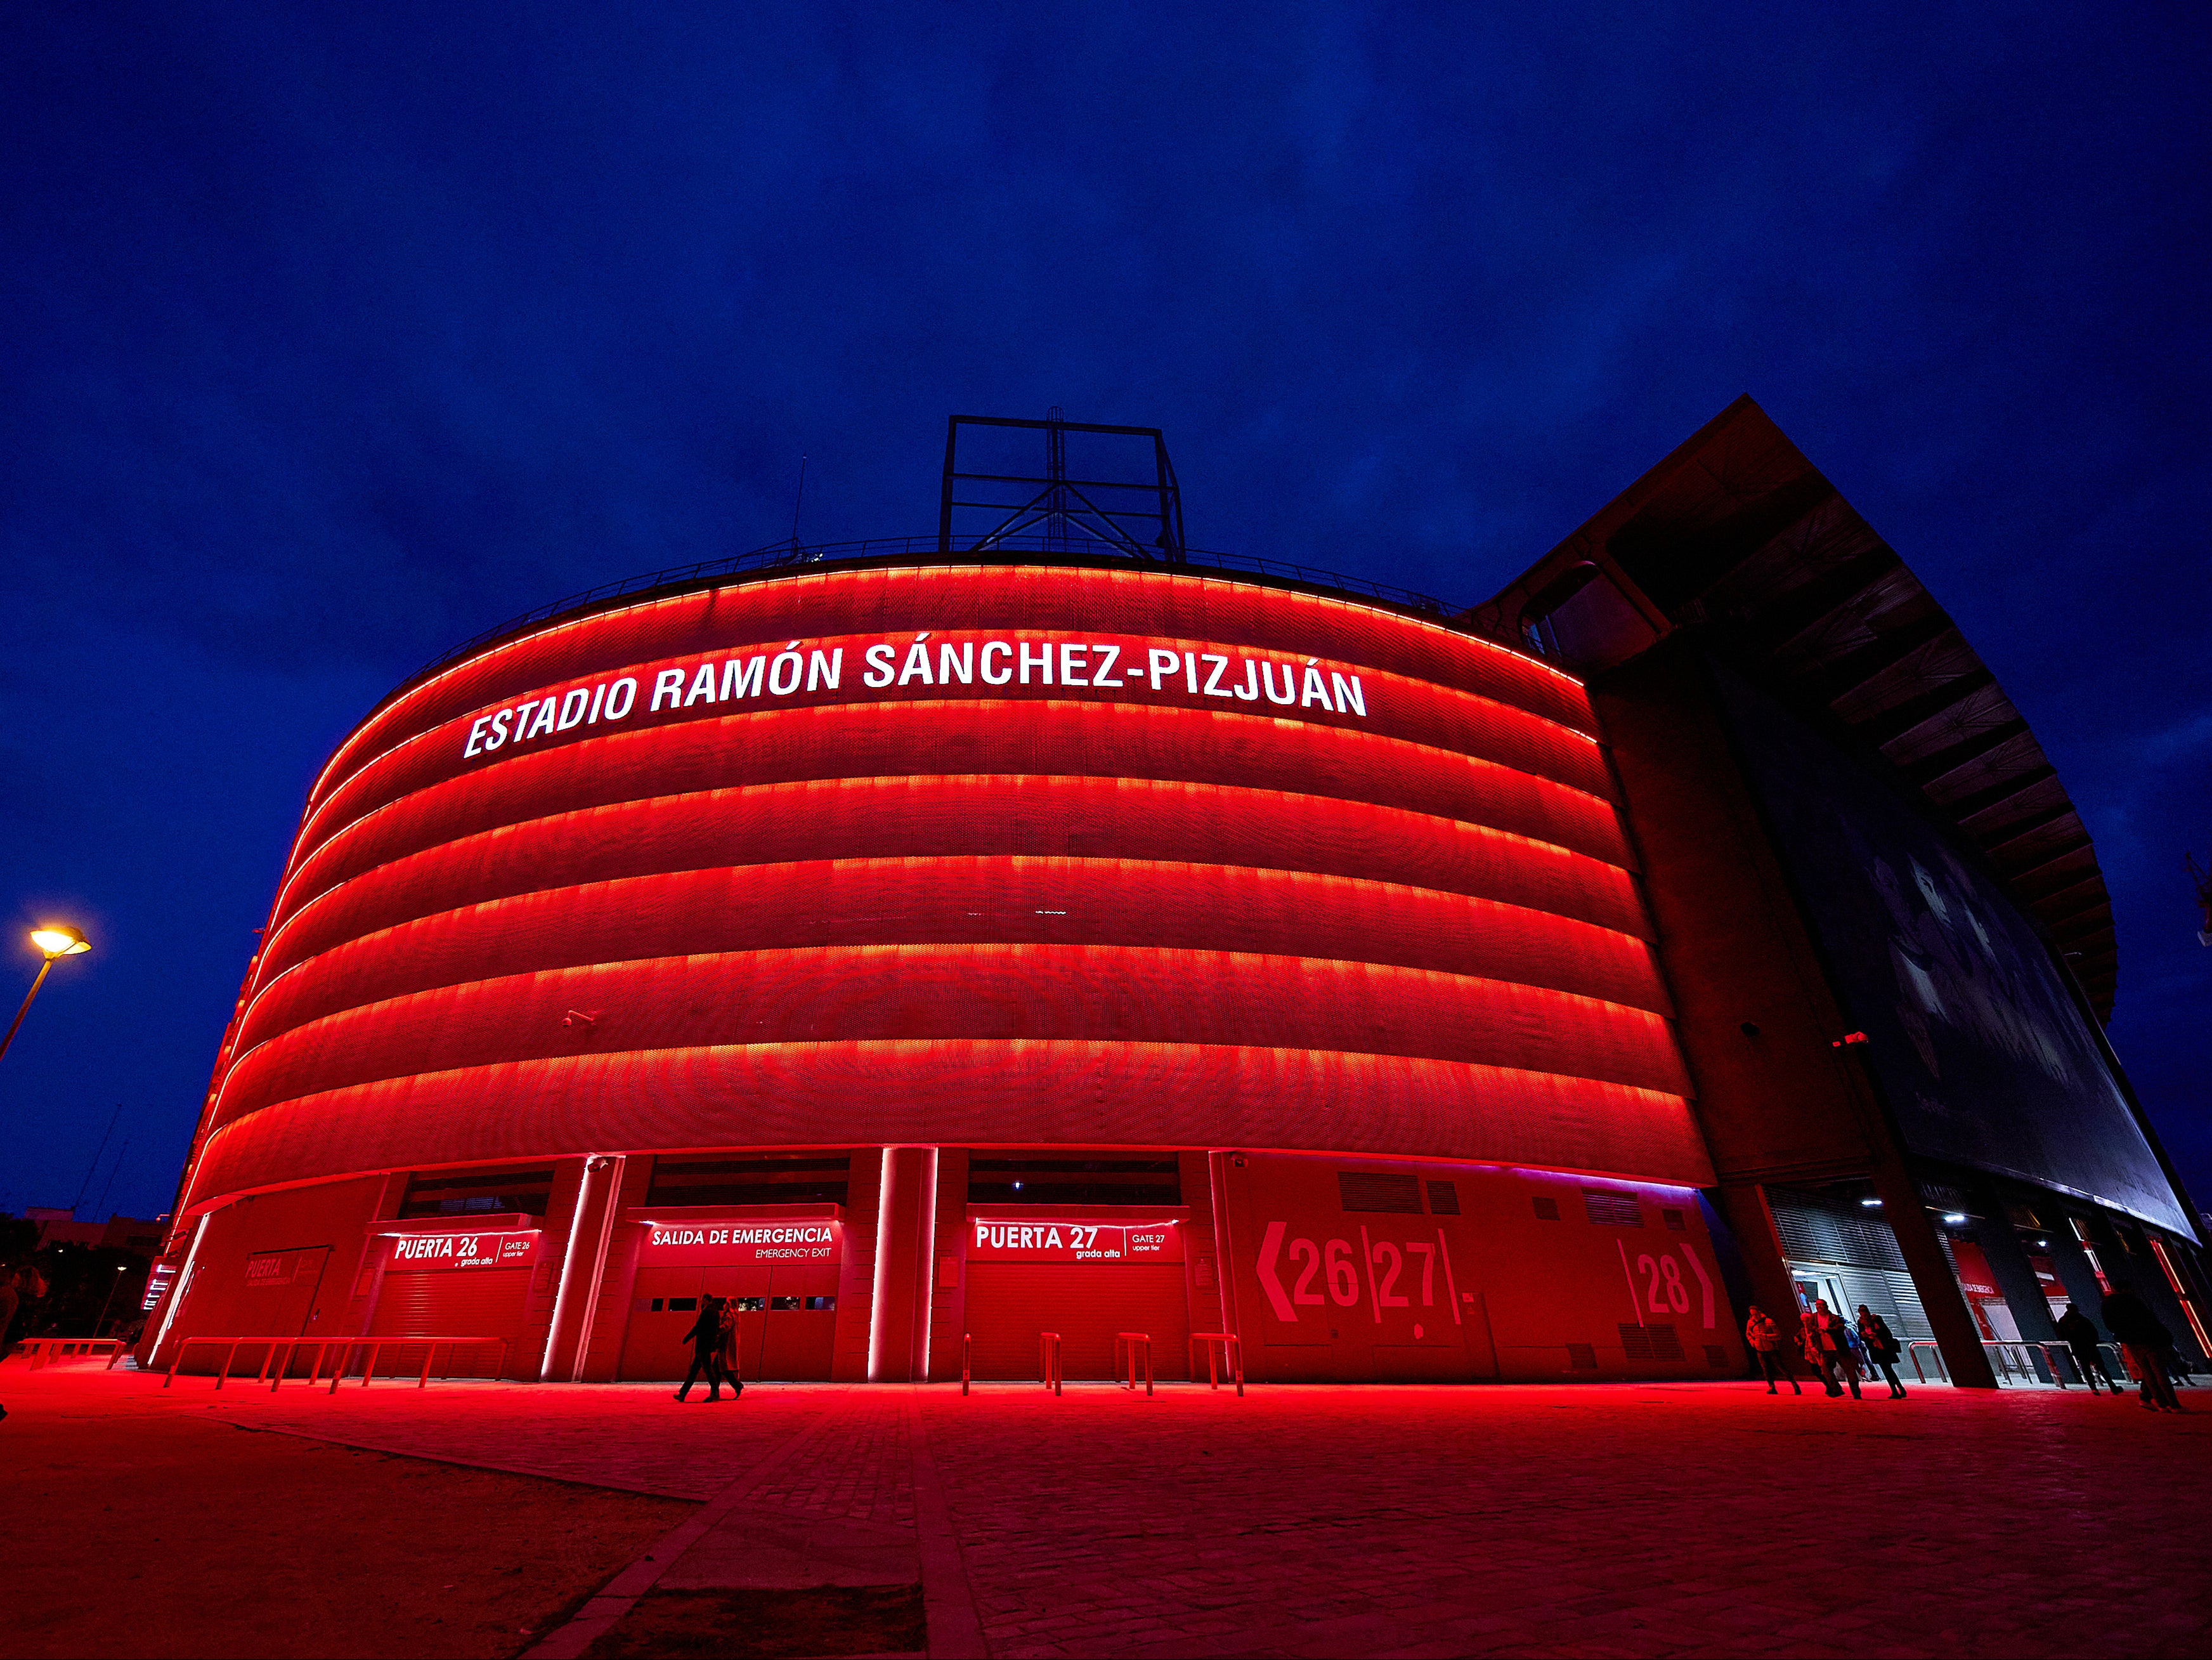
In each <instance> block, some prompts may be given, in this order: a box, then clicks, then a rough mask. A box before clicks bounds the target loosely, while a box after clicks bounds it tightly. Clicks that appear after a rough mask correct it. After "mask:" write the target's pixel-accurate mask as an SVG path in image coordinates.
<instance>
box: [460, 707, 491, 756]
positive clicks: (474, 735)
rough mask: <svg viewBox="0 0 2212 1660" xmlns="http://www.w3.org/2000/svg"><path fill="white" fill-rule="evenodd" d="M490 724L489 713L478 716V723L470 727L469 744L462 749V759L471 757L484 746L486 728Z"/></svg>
mask: <svg viewBox="0 0 2212 1660" xmlns="http://www.w3.org/2000/svg"><path fill="white" fill-rule="evenodd" d="M489 725H491V716H489V714H479V715H478V716H477V721H476V725H474V726H472V727H470V728H469V746H468V748H466V749H465V750H463V751H461V759H462V760H464V761H465V760H467V759H468V758H469V757H471V755H475V754H477V752H479V751H481V750H482V749H483V735H484V728H485V727H488V726H489Z"/></svg>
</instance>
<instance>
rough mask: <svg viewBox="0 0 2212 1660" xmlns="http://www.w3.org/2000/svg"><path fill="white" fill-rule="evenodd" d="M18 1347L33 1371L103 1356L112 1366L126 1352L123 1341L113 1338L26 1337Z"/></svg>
mask: <svg viewBox="0 0 2212 1660" xmlns="http://www.w3.org/2000/svg"><path fill="white" fill-rule="evenodd" d="M18 1347H19V1348H20V1349H21V1352H22V1353H23V1354H24V1355H25V1356H27V1358H28V1359H29V1360H30V1362H31V1368H30V1369H31V1370H32V1371H38V1370H39V1369H40V1367H42V1366H51V1365H56V1364H58V1362H60V1361H64V1360H93V1359H98V1358H99V1357H100V1356H101V1355H103V1354H104V1355H106V1357H107V1363H108V1365H111V1366H112V1365H114V1364H115V1360H116V1358H117V1357H118V1356H119V1355H120V1354H122V1353H123V1352H124V1349H123V1344H122V1341H121V1340H120V1339H118V1338H113V1337H26V1338H25V1339H24V1340H23V1341H22V1342H21V1344H20V1345H19V1346H18Z"/></svg>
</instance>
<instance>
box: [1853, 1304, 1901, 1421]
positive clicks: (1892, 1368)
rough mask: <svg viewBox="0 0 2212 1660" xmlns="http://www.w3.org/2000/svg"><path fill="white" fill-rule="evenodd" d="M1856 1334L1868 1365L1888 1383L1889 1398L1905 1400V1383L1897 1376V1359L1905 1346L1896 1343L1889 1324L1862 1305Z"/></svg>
mask: <svg viewBox="0 0 2212 1660" xmlns="http://www.w3.org/2000/svg"><path fill="white" fill-rule="evenodd" d="M1858 1333H1859V1342H1860V1343H1861V1344H1862V1345H1863V1347H1865V1349H1866V1357H1867V1361H1868V1364H1869V1366H1872V1367H1879V1368H1880V1369H1881V1375H1882V1376H1883V1377H1885V1378H1887V1380H1888V1382H1889V1398H1890V1399H1891V1400H1893V1401H1902V1400H1903V1399H1905V1383H1904V1381H1903V1380H1902V1379H1901V1378H1899V1377H1898V1375H1897V1361H1898V1357H1899V1355H1901V1354H1903V1353H1905V1346H1904V1345H1903V1344H1901V1343H1899V1341H1897V1334H1896V1333H1895V1332H1893V1331H1892V1330H1890V1329H1889V1322H1888V1321H1887V1320H1885V1319H1883V1318H1882V1317H1881V1316H1880V1315H1878V1314H1876V1313H1875V1312H1874V1310H1871V1309H1869V1308H1868V1307H1867V1305H1866V1304H1863V1303H1862V1304H1859V1321H1858Z"/></svg>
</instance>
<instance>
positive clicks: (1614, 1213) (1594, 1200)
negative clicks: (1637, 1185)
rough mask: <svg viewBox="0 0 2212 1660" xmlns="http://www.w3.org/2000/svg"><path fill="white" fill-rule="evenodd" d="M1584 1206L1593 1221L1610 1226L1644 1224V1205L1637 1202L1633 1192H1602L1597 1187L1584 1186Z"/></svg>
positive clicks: (1630, 1226) (1632, 1226) (1635, 1226)
mask: <svg viewBox="0 0 2212 1660" xmlns="http://www.w3.org/2000/svg"><path fill="white" fill-rule="evenodd" d="M1583 1209H1584V1210H1585V1211H1587V1212H1588V1213H1589V1219H1590V1220H1591V1221H1593V1222H1601V1223H1603V1224H1604V1225H1606V1226H1607V1227H1609V1228H1640V1227H1642V1226H1643V1225H1644V1207H1643V1206H1641V1205H1639V1204H1638V1203H1637V1202H1636V1195H1634V1194H1632V1193H1601V1192H1599V1191H1598V1190H1597V1189H1595V1188H1584V1189H1583Z"/></svg>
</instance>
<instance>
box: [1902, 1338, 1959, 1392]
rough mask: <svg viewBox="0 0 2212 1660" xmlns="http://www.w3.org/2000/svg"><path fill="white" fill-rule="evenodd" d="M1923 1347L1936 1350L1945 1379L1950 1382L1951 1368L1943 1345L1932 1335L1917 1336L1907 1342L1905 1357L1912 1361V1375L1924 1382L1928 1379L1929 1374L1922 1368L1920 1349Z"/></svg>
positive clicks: (1937, 1359) (1937, 1360)
mask: <svg viewBox="0 0 2212 1660" xmlns="http://www.w3.org/2000/svg"><path fill="white" fill-rule="evenodd" d="M1923 1349H1933V1350H1934V1351H1935V1352H1936V1365H1938V1366H1941V1367H1942V1371H1943V1381H1944V1382H1945V1383H1949V1382H1950V1381H1951V1368H1950V1366H1949V1365H1947V1364H1946V1363H1945V1361H1944V1359H1943V1346H1942V1344H1941V1343H1938V1342H1937V1341H1936V1340H1935V1339H1934V1338H1932V1337H1916V1338H1914V1339H1912V1340H1911V1341H1910V1342H1908V1343H1906V1344H1905V1359H1908V1360H1910V1361H1911V1362H1912V1375H1913V1376H1914V1377H1917V1378H1918V1379H1919V1380H1920V1381H1921V1382H1922V1383H1926V1382H1927V1381H1928V1374H1927V1373H1926V1372H1924V1371H1921V1370H1920V1351H1921V1350H1923Z"/></svg>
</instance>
